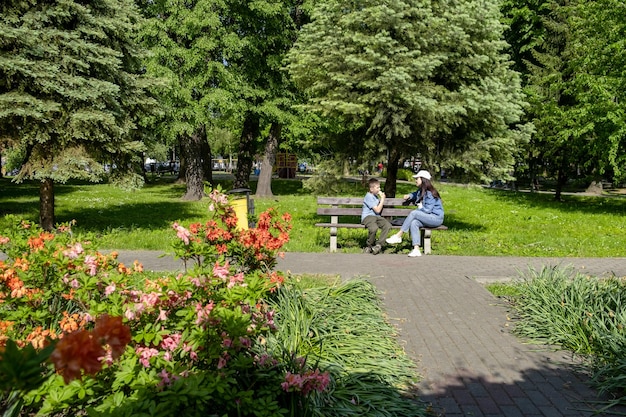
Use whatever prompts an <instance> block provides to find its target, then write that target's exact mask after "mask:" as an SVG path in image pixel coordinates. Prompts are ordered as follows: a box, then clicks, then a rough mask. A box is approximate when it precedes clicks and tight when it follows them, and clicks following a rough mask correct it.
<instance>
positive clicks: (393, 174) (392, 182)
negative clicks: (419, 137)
mask: <svg viewBox="0 0 626 417" xmlns="http://www.w3.org/2000/svg"><path fill="white" fill-rule="evenodd" d="M399 162H400V153H399V152H398V149H397V148H396V147H395V146H394V147H392V148H391V149H389V160H388V161H387V181H385V195H386V196H387V197H389V198H393V197H395V196H396V181H397V179H398V163H399Z"/></svg>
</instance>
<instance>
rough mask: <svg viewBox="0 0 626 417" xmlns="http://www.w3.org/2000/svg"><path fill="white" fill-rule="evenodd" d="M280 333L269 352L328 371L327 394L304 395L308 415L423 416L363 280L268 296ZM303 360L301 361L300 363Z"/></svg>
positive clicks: (410, 377)
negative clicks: (307, 404)
mask: <svg viewBox="0 0 626 417" xmlns="http://www.w3.org/2000/svg"><path fill="white" fill-rule="evenodd" d="M271 303H272V306H273V307H274V309H275V310H276V312H277V313H276V317H275V323H276V326H277V327H278V329H279V331H278V332H277V333H274V334H272V335H270V336H269V337H268V340H267V345H268V346H270V349H271V350H272V351H277V352H281V351H282V352H284V356H286V357H287V358H286V359H285V361H284V362H285V363H292V362H293V361H292V360H290V358H289V356H290V355H295V358H299V360H306V362H307V363H311V364H313V367H314V368H320V369H323V370H326V371H328V372H329V373H330V375H331V378H330V382H329V384H330V385H329V389H328V390H325V391H321V392H318V393H317V395H314V396H312V397H311V401H312V403H313V404H312V406H310V407H309V413H310V414H308V415H311V416H317V417H322V416H324V417H333V416H337V417H345V416H370V415H371V416H403V417H410V416H424V415H426V407H425V406H424V404H422V403H420V402H419V401H418V400H416V399H415V398H413V396H412V395H411V392H412V390H413V388H414V383H415V382H416V381H417V380H418V378H419V375H418V374H417V371H416V368H415V364H414V363H413V362H412V361H411V360H410V359H409V358H408V356H407V355H406V353H405V352H404V351H403V350H402V349H401V348H400V347H399V346H398V344H397V340H396V339H395V336H396V334H397V333H396V330H395V329H394V327H393V326H392V325H391V324H390V323H389V322H388V321H387V320H386V319H385V315H384V313H383V310H382V305H381V301H380V298H379V295H378V293H377V292H376V289H375V287H374V286H373V284H371V283H370V282H367V281H365V280H360V279H356V280H350V281H347V282H344V283H340V284H337V285H331V286H319V287H312V288H302V287H301V286H298V285H295V284H294V283H293V282H291V281H290V282H288V283H287V284H286V285H284V286H283V287H281V288H280V289H279V290H278V293H277V296H276V297H275V298H272V301H271ZM303 358H304V359H303Z"/></svg>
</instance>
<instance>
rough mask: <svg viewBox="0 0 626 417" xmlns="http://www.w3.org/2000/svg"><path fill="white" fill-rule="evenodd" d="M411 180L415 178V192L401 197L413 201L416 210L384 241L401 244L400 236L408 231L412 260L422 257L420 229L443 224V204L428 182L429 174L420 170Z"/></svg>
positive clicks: (435, 190)
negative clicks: (411, 243) (411, 244)
mask: <svg viewBox="0 0 626 417" xmlns="http://www.w3.org/2000/svg"><path fill="white" fill-rule="evenodd" d="M413 178H415V183H416V185H417V190H416V191H414V192H412V193H411V194H405V195H404V196H403V197H404V199H405V200H410V201H414V202H415V203H416V204H417V209H415V210H413V211H412V212H411V214H409V215H408V216H407V218H406V219H404V222H403V223H402V226H401V227H400V231H399V232H398V233H396V234H394V235H393V236H391V237H390V238H389V239H387V240H386V242H387V243H389V244H392V245H393V244H396V243H401V242H402V234H403V233H404V232H408V231H410V232H411V241H412V242H413V250H412V251H411V252H410V253H409V256H410V257H412V258H414V257H416V256H422V252H421V251H420V242H421V238H422V236H421V234H420V228H421V227H438V226H441V225H442V224H443V204H442V203H441V197H440V196H439V192H438V191H437V189H436V188H435V187H434V186H433V184H432V182H430V179H431V176H430V173H429V172H428V171H425V170H421V171H419V172H418V173H417V174H415V175H413Z"/></svg>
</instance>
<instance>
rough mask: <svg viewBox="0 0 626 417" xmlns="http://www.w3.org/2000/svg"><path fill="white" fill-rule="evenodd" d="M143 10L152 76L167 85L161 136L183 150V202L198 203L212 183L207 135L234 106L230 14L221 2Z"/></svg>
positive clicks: (149, 4) (199, 0) (147, 4)
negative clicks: (228, 49)
mask: <svg viewBox="0 0 626 417" xmlns="http://www.w3.org/2000/svg"><path fill="white" fill-rule="evenodd" d="M141 9H142V11H143V13H144V16H145V17H146V18H148V20H147V22H146V24H145V25H144V26H143V30H142V40H143V42H144V45H145V46H146V47H148V48H149V49H150V51H151V55H150V59H149V60H148V61H147V69H148V72H149V73H151V74H154V75H155V76H158V77H160V78H163V79H164V80H167V83H168V88H167V89H166V90H163V91H162V94H161V97H160V101H161V103H162V104H163V106H165V107H166V108H167V112H166V114H167V117H166V118H164V119H163V121H162V123H161V124H160V128H161V131H160V134H162V135H163V136H164V137H165V138H166V139H167V140H169V141H177V142H178V144H179V146H180V149H181V177H184V178H185V183H186V192H185V195H184V196H183V199H185V200H199V199H201V198H202V197H203V196H204V181H203V180H204V179H205V178H207V177H210V173H207V172H205V170H206V168H207V165H205V163H206V162H207V161H210V158H211V153H210V148H208V146H207V144H205V142H206V131H207V128H208V127H210V126H213V124H214V123H216V120H217V119H218V117H219V116H220V112H223V111H225V109H228V107H229V102H230V101H231V100H232V96H231V94H230V93H229V92H228V90H227V89H225V88H224V87H223V86H224V85H225V84H228V78H229V75H228V71H227V68H226V65H225V62H226V59H227V56H226V55H225V52H224V42H225V40H224V39H223V37H224V36H225V29H224V25H223V20H224V19H225V16H227V9H226V6H225V4H224V2H222V1H220V0H196V1H182V0H176V1H141Z"/></svg>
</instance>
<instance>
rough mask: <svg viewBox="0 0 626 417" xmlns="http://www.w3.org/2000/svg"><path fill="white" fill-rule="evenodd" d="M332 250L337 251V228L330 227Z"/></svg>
mask: <svg viewBox="0 0 626 417" xmlns="http://www.w3.org/2000/svg"><path fill="white" fill-rule="evenodd" d="M330 251H331V252H337V228H336V227H331V228H330Z"/></svg>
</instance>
